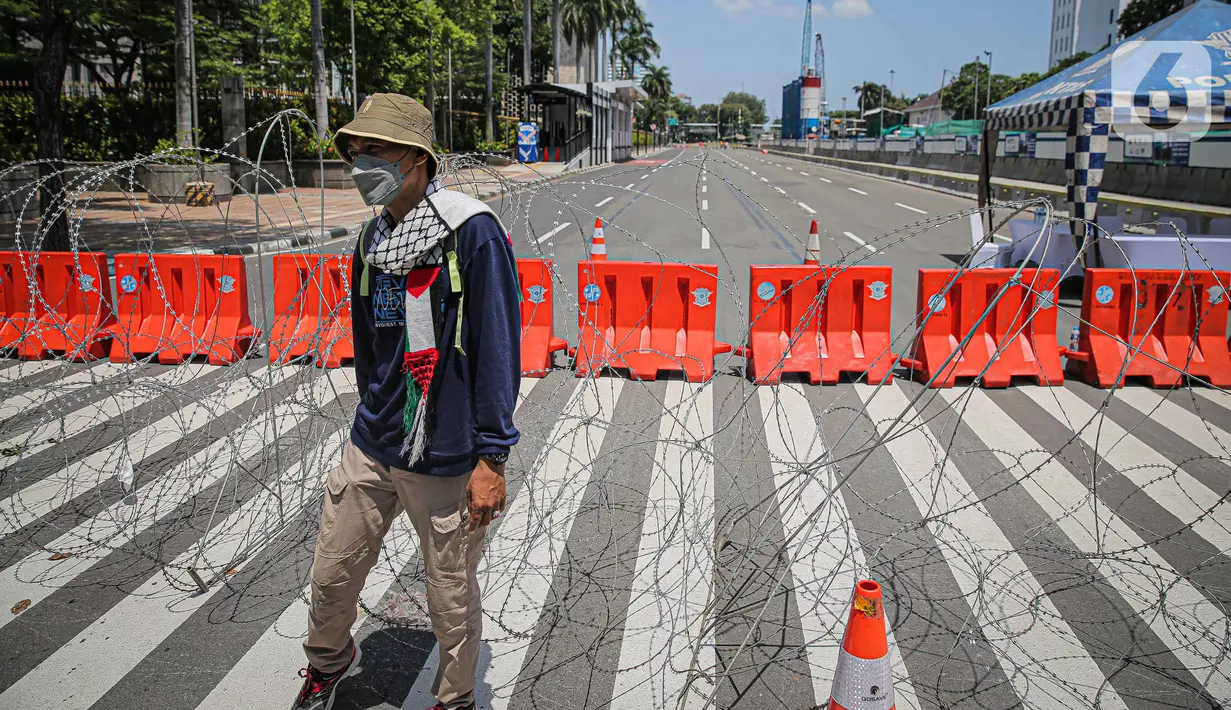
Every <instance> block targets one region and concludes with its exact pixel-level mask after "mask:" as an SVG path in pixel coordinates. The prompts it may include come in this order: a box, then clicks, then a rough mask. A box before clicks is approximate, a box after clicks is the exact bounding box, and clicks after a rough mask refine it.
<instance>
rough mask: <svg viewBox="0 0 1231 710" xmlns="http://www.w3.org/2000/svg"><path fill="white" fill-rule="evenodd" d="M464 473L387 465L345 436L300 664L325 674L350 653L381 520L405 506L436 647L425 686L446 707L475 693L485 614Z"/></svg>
mask: <svg viewBox="0 0 1231 710" xmlns="http://www.w3.org/2000/svg"><path fill="white" fill-rule="evenodd" d="M469 480H470V475H469V474H466V475H462V476H448V477H446V476H424V475H421V474H417V473H411V472H409V471H402V470H400V469H395V468H389V467H388V466H385V465H383V464H380V463H377V462H375V461H373V460H371V459H370V458H368V457H367V456H366V455H365V454H364V453H363V452H362V451H360V450H359V449H358V448H357V447H356V446H355V445H354V443H353V442H351V441H349V440H348V441H347V442H346V447H345V449H344V451H343V453H342V463H341V465H339V466H338V467H337V468H335V469H333V471H331V472H330V474H329V477H328V478H327V479H326V480H325V504H324V508H323V510H322V512H321V530H320V534H319V535H318V537H317V541H316V558H315V560H314V561H313V563H312V598H311V599H310V600H309V602H310V609H309V612H308V638H307V639H306V640H305V641H304V651H305V652H306V653H307V655H308V662H309V663H311V664H312V666H313V667H315V668H317V669H319V670H321V671H322V672H325V673H333V672H336V671H338V670H340V669H342V668H344V667H345V666H346V664H347V663H348V662H349V661H350V658H351V652H352V648H353V644H354V640H353V639H352V638H351V633H350V630H351V626H352V625H353V624H354V623H355V619H356V617H357V616H358V601H359V592H360V591H361V590H362V589H363V583H364V580H365V579H367V576H368V572H369V571H370V570H371V569H372V566H373V565H375V564H376V560H377V556H378V554H379V553H380V548H381V542H382V541H383V540H384V537H385V533H387V532H388V531H389V526H390V525H392V524H393V521H394V519H395V518H396V517H397V515H398V514H399V513H401V512H402V511H403V510H405V511H406V513H407V514H408V515H409V516H410V522H411V524H412V525H414V528H415V531H416V532H417V533H418V537H419V544H420V554H421V555H422V558H423V565H424V568H425V569H426V574H427V606H428V613H429V614H430V615H431V617H432V630H433V631H434V632H435V633H436V642H437V643H438V644H439V646H440V666H439V667H438V669H437V671H436V680H435V681H434V682H433V684H432V694H433V695H435V696H436V699H437V700H438V701H439V702H440V703H441V704H442V705H444V706H445V707H446V708H455V707H464V706H466V705H468V704H469V703H471V702H472V701H473V700H474V688H475V672H476V667H477V665H478V660H479V640H480V638H481V636H482V633H483V613H482V609H481V608H480V606H479V583H478V567H479V558H480V557H481V556H482V553H483V538H484V535H485V533H486V531H487V528H486V527H481V528H479V529H478V530H475V531H474V532H468V531H467V530H466V524H465V523H464V522H463V517H464V516H463V512H464V511H466V510H467V509H468V506H467V502H466V483H467V482H468V481H469Z"/></svg>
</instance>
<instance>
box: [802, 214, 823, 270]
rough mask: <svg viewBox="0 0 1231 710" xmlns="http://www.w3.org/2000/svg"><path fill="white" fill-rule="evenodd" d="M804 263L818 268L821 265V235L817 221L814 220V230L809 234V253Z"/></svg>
mask: <svg viewBox="0 0 1231 710" xmlns="http://www.w3.org/2000/svg"><path fill="white" fill-rule="evenodd" d="M804 263H805V264H815V265H818V266H819V265H820V263H821V234H820V230H819V228H818V227H817V226H816V220H815V219H814V220H812V229H811V230H810V231H809V232H808V253H807V254H806V255H805V256H804Z"/></svg>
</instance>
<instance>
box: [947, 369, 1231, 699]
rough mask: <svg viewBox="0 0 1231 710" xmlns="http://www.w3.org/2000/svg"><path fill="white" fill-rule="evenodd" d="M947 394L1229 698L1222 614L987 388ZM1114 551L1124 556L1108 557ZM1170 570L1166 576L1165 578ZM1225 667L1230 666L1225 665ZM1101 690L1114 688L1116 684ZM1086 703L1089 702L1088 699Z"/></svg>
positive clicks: (1081, 545)
mask: <svg viewBox="0 0 1231 710" xmlns="http://www.w3.org/2000/svg"><path fill="white" fill-rule="evenodd" d="M1143 391H1144V390H1143ZM942 396H944V398H945V399H946V400H947V401H948V402H949V403H950V404H955V403H957V402H959V400H961V401H962V404H961V405H960V406H962V407H964V409H963V410H962V411H963V412H964V413H965V414H966V416H965V417H963V421H965V422H966V424H967V426H969V427H971V429H972V430H973V431H974V433H975V435H976V436H978V437H979V438H980V439H982V440H983V441H985V442H996V443H995V451H996V456H997V457H998V458H999V459H1000V461H1001V463H1003V464H1004V465H1005V467H1006V468H1008V469H1010V470H1012V471H1014V472H1015V474H1016V477H1017V479H1018V481H1019V482H1020V483H1021V485H1022V486H1023V488H1025V490H1026V491H1027V492H1028V493H1029V494H1030V496H1031V497H1032V498H1034V500H1035V502H1036V503H1038V504H1039V506H1040V507H1041V508H1043V510H1044V511H1046V512H1047V514H1048V516H1049V517H1050V518H1051V519H1052V520H1054V521H1055V524H1056V526H1057V527H1059V528H1060V529H1061V530H1062V531H1063V532H1064V534H1065V535H1067V536H1068V538H1069V539H1070V540H1072V541H1073V543H1074V544H1075V545H1076V546H1077V548H1078V549H1079V550H1081V551H1082V552H1084V553H1086V554H1088V555H1089V556H1090V557H1089V559H1090V562H1091V564H1093V565H1094V566H1095V567H1096V568H1097V569H1098V570H1099V572H1101V573H1102V574H1103V577H1104V578H1105V579H1106V580H1107V581H1108V582H1109V583H1110V584H1111V585H1112V586H1114V587H1115V588H1116V590H1117V591H1119V592H1120V595H1121V596H1122V597H1123V598H1124V600H1125V601H1126V602H1127V603H1128V604H1129V605H1131V606H1132V607H1133V610H1134V611H1135V612H1136V613H1137V614H1138V615H1139V616H1140V617H1141V618H1142V619H1144V620H1145V621H1146V622H1147V623H1148V624H1149V626H1150V629H1151V630H1153V631H1154V633H1155V634H1157V635H1158V637H1159V638H1160V639H1161V640H1162V641H1163V642H1164V643H1165V644H1166V645H1167V647H1168V648H1169V649H1171V650H1172V652H1173V653H1175V655H1176V657H1177V658H1179V659H1180V661H1181V662H1182V663H1184V665H1185V667H1186V668H1188V670H1189V672H1191V673H1192V674H1193V676H1194V677H1195V678H1197V679H1198V680H1200V681H1202V682H1203V683H1204V685H1205V687H1206V689H1207V690H1208V691H1209V692H1210V694H1211V695H1213V696H1214V697H1216V698H1219V697H1221V698H1226V697H1231V673H1229V672H1231V659H1227V658H1226V653H1225V649H1224V648H1223V644H1222V643H1221V636H1220V635H1217V634H1209V633H1207V630H1208V628H1209V625H1210V622H1211V620H1214V619H1221V618H1224V617H1225V615H1224V613H1223V612H1222V611H1221V610H1219V609H1218V608H1216V607H1215V606H1214V605H1213V604H1211V603H1210V601H1209V600H1208V599H1206V598H1205V596H1204V595H1202V594H1201V592H1200V591H1198V590H1197V589H1196V588H1195V587H1193V585H1192V584H1190V583H1189V582H1188V581H1187V580H1186V579H1185V578H1184V577H1182V576H1181V575H1180V574H1179V573H1177V572H1175V571H1174V569H1173V568H1172V566H1171V565H1170V564H1169V563H1168V562H1167V560H1166V559H1164V558H1163V557H1162V555H1160V554H1158V553H1157V552H1155V551H1154V549H1153V548H1152V547H1150V546H1149V545H1148V544H1147V543H1146V541H1145V540H1143V539H1142V538H1141V537H1140V536H1139V535H1137V533H1136V532H1135V531H1134V530H1133V528H1132V527H1131V526H1130V525H1128V524H1127V523H1126V522H1125V521H1124V520H1123V519H1122V518H1121V517H1120V516H1118V515H1116V514H1114V513H1112V512H1111V510H1110V509H1109V508H1108V507H1107V506H1101V505H1092V496H1091V493H1090V491H1089V490H1088V489H1087V488H1086V487H1085V486H1084V485H1082V483H1081V482H1080V481H1078V480H1077V478H1075V477H1074V476H1072V475H1071V474H1069V472H1068V471H1066V470H1065V469H1064V465H1063V464H1061V463H1060V462H1059V461H1058V460H1056V457H1055V454H1053V453H1051V452H1049V451H1047V449H1046V448H1045V447H1042V446H1040V445H1039V443H1038V442H1037V441H1035V439H1034V438H1033V437H1031V436H1030V434H1028V433H1027V432H1026V431H1025V430H1024V429H1022V428H1021V427H1020V426H1019V425H1018V424H1017V423H1016V422H1014V421H1013V419H1012V418H1010V417H1006V416H1004V415H1003V412H1001V411H1000V410H999V409H998V408H997V407H996V405H995V404H994V403H993V402H992V401H991V399H990V398H989V397H988V396H987V393H986V392H983V391H981V390H972V393H971V394H969V395H968V396H967V395H965V394H964V393H962V392H958V391H956V390H945V391H944V392H942ZM1042 481H1045V482H1046V483H1043V482H1042ZM1112 550H1114V551H1116V552H1117V554H1118V555H1123V556H1124V558H1123V559H1117V557H1115V556H1112V555H1108V554H1106V553H1107V552H1108V551H1112ZM1164 571H1165V572H1166V574H1164V575H1162V576H1160V573H1161V572H1164ZM1160 585H1161V586H1164V587H1166V589H1167V601H1166V611H1165V613H1162V614H1160V613H1159V612H1160V611H1161V610H1160V609H1159V606H1158V594H1159V588H1160ZM1219 659H1221V661H1220V660H1219ZM1220 665H1225V666H1227V667H1226V668H1222V669H1220V667H1219V666H1220ZM1102 690H1103V691H1107V690H1110V686H1109V685H1108V686H1103V687H1102ZM1085 702H1087V703H1089V702H1090V700H1089V698H1087V699H1086V701H1085ZM1099 702H1100V703H1102V704H1106V703H1107V702H1108V698H1107V697H1106V695H1105V694H1100V697H1099ZM1100 706H1101V705H1100Z"/></svg>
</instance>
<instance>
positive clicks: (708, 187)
mask: <svg viewBox="0 0 1231 710" xmlns="http://www.w3.org/2000/svg"><path fill="white" fill-rule="evenodd" d="M709 190H710V186H709V185H702V186H701V194H702V195H704V194H705V193H707V192H709Z"/></svg>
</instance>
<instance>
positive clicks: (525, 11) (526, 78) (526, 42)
mask: <svg viewBox="0 0 1231 710" xmlns="http://www.w3.org/2000/svg"><path fill="white" fill-rule="evenodd" d="M532 5H533V2H532V0H525V2H523V3H522V40H521V61H522V67H521V81H522V85H523V86H529V85H530V21H531V20H532V19H533V18H532V16H531V15H532V13H531V11H532V10H533V8H532V7H531V6H532Z"/></svg>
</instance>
